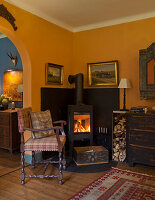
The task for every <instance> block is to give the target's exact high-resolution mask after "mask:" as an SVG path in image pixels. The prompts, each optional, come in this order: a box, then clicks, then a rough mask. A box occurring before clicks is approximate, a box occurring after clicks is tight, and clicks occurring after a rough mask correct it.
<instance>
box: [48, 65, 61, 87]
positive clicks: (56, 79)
mask: <svg viewBox="0 0 155 200" xmlns="http://www.w3.org/2000/svg"><path fill="white" fill-rule="evenodd" d="M63 68H64V67H63V66H62V65H57V64H53V63H46V65H45V76H46V77H45V80H46V84H58V85H61V84H62V83H63Z"/></svg>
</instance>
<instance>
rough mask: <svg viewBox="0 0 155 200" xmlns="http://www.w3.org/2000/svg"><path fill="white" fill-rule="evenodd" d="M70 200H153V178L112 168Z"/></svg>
mask: <svg viewBox="0 0 155 200" xmlns="http://www.w3.org/2000/svg"><path fill="white" fill-rule="evenodd" d="M70 200H155V177H153V176H149V175H144V174H140V173H135V172H131V171H127V170H121V169H117V168H112V169H111V170H109V171H107V172H106V173H105V174H104V175H103V176H101V177H99V178H98V179H97V180H95V181H94V182H92V183H91V184H89V185H88V186H86V187H85V188H83V189H82V190H81V191H80V192H79V193H77V194H75V195H74V196H73V197H72V198H70Z"/></svg>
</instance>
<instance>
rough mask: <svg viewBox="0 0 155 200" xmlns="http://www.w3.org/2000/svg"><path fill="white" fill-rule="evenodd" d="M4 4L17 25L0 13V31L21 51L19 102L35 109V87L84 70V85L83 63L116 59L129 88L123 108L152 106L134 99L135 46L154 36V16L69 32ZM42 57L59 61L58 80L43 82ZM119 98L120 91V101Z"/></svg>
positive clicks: (38, 99) (136, 78) (44, 60)
mask: <svg viewBox="0 0 155 200" xmlns="http://www.w3.org/2000/svg"><path fill="white" fill-rule="evenodd" d="M4 5H5V6H6V7H7V9H8V10H9V11H10V12H11V13H12V15H13V16H14V17H15V19H16V21H15V23H16V25H17V27H18V30H17V31H14V30H13V28H12V26H11V25H10V24H9V22H7V21H6V20H5V19H3V18H2V17H1V21H0V32H2V33H4V34H6V35H7V36H8V37H9V38H10V39H11V40H12V42H13V43H14V44H15V46H16V47H17V49H18V50H19V53H20V55H21V58H22V62H23V68H24V82H25V83H26V84H25V85H24V91H25V92H24V99H25V103H24V104H25V105H31V104H32V107H33V110H40V102H41V96H40V88H41V87H45V86H46V87H72V86H70V85H69V84H68V82H67V77H68V75H69V74H76V73H80V72H81V73H84V78H85V87H88V84H87V63H89V62H102V61H111V60H118V61H119V79H121V78H123V77H126V78H129V79H130V81H131V83H132V86H133V88H132V89H128V90H127V107H131V106H136V105H148V106H150V107H151V106H153V105H155V100H140V95H139V49H144V48H147V47H148V46H149V45H150V44H151V43H152V42H154V41H155V39H154V36H155V26H154V24H155V18H150V19H146V20H140V21H135V22H130V23H124V24H120V25H114V26H110V27H104V28H99V29H95V30H89V31H82V32H79V33H72V32H70V31H67V30H65V29H63V28H60V27H58V26H56V25H54V24H52V23H50V22H47V21H46V20H43V19H41V18H39V17H37V16H35V15H33V14H30V13H28V12H26V11H24V10H22V9H19V8H17V7H14V6H12V5H10V4H8V3H6V2H4ZM47 62H51V63H55V64H60V65H64V84H63V85H61V86H55V85H51V86H49V85H48V86H47V85H45V63H47ZM27 85H28V87H27ZM29 93H30V94H29ZM27 94H29V95H27ZM122 100H123V96H122V90H121V93H120V101H121V105H122Z"/></svg>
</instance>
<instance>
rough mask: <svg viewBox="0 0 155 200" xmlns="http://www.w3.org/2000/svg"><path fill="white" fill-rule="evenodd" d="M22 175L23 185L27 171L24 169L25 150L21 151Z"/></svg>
mask: <svg viewBox="0 0 155 200" xmlns="http://www.w3.org/2000/svg"><path fill="white" fill-rule="evenodd" d="M21 165H22V168H21V176H20V180H21V184H22V185H23V184H24V183H25V171H24V151H22V152H21Z"/></svg>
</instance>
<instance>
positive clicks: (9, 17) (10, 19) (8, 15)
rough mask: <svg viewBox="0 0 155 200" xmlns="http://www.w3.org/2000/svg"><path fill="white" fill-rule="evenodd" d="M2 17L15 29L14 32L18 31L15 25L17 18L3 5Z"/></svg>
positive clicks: (1, 9) (0, 12)
mask: <svg viewBox="0 0 155 200" xmlns="http://www.w3.org/2000/svg"><path fill="white" fill-rule="evenodd" d="M0 16H1V17H3V18H5V19H6V20H7V21H8V22H9V23H10V24H11V25H12V27H13V29H14V31H16V30H17V26H16V25H15V21H16V20H15V18H14V17H13V16H12V14H11V13H10V12H9V11H8V10H7V8H6V7H5V6H4V5H3V4H1V5H0Z"/></svg>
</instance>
